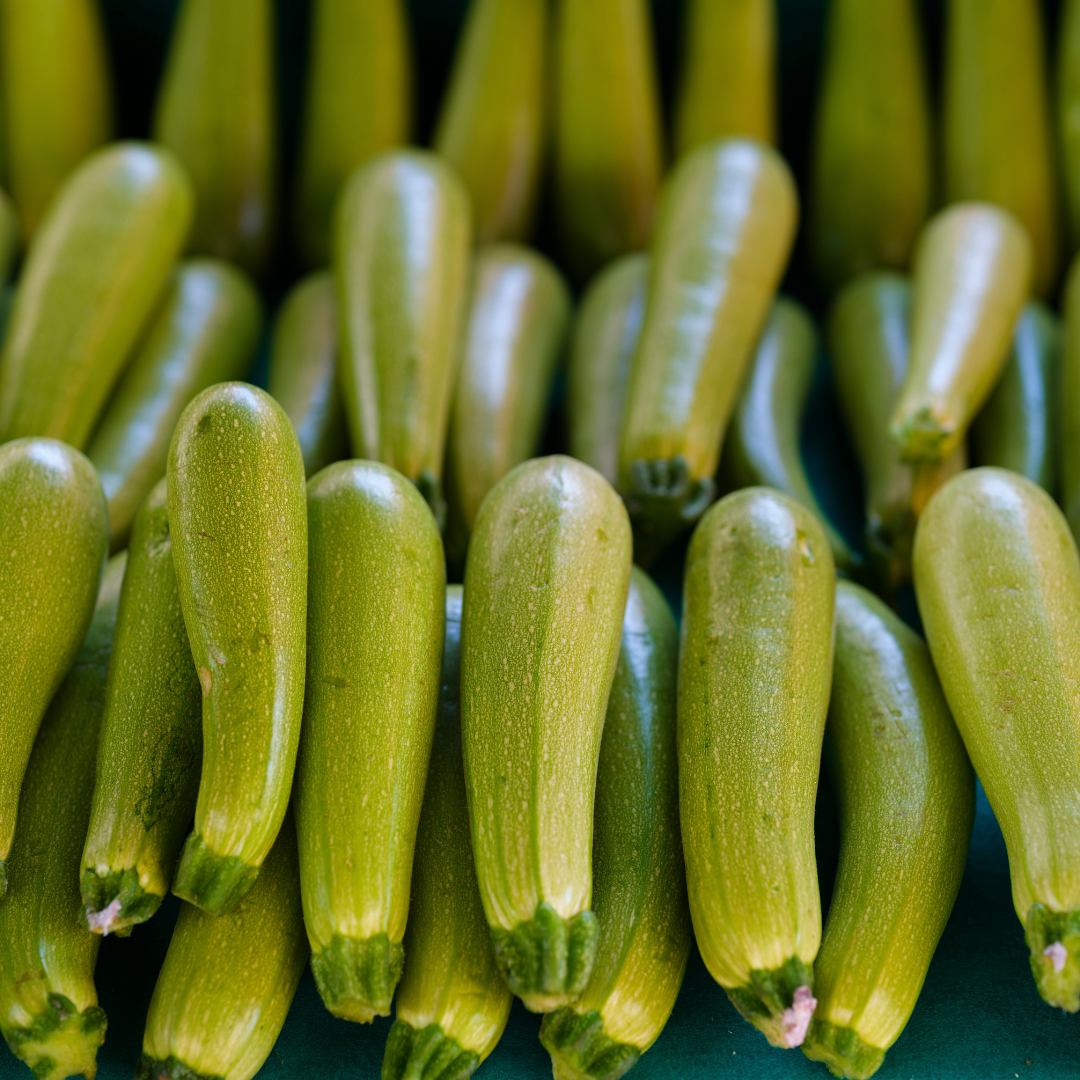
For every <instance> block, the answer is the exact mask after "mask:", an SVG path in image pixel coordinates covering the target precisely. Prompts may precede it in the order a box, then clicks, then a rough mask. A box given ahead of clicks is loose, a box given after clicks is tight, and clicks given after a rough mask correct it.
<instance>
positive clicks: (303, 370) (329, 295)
mask: <svg viewBox="0 0 1080 1080" xmlns="http://www.w3.org/2000/svg"><path fill="white" fill-rule="evenodd" d="M338 340H339V339H338V310H337V301H336V300H335V298H334V277H333V275H332V274H331V273H329V272H328V271H325V270H324V271H320V272H318V273H315V274H310V275H308V276H307V277H306V278H303V279H302V280H301V281H299V282H297V284H296V285H294V286H293V288H292V289H291V290H290V292H289V294H288V296H286V297H285V299H284V301H282V304H281V309H280V311H279V312H278V316H277V319H276V320H275V322H274V337H273V343H272V345H271V349H270V376H269V382H268V389H269V390H270V395H271V396H272V397H273V398H274V400H275V401H276V402H277V403H278V404H279V405H280V406H281V407H282V408H283V409H284V410H285V412H286V414H287V415H288V417H289V419H290V420H291V421H292V425H293V428H294V429H295V431H296V437H297V439H299V440H300V450H301V452H302V453H303V455H304V471H305V472H306V473H307V475H308V476H314V475H315V474H316V473H317V472H319V471H320V470H321V469H324V468H325V467H326V466H327V465H330V464H331V463H333V462H335V461H340V460H341V459H342V458H344V457H346V456H347V455H348V435H347V433H346V429H345V406H344V405H343V404H342V402H341V388H340V386H339V384H338V375H337V367H338V363H337V361H338Z"/></svg>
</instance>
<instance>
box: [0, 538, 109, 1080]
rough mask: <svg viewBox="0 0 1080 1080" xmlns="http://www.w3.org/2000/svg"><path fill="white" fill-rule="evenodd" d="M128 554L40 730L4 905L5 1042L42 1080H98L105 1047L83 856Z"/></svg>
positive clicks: (0, 918) (0, 975) (0, 989)
mask: <svg viewBox="0 0 1080 1080" xmlns="http://www.w3.org/2000/svg"><path fill="white" fill-rule="evenodd" d="M126 560H127V556H126V554H125V553H121V554H120V555H117V556H116V557H115V558H114V559H113V560H112V562H110V563H109V565H108V567H107V569H106V571H105V576H104V578H103V580H102V583H101V591H100V593H99V594H98V600H97V606H96V608H95V609H94V615H93V618H92V620H91V621H90V627H89V629H88V630H87V633H86V638H85V640H84V641H83V643H82V646H81V648H80V649H79V654H78V656H77V657H76V659H75V664H74V666H73V667H72V669H71V671H70V672H69V673H68V676H67V678H66V679H65V680H64V682H63V683H62V684H61V686H60V689H59V691H58V692H57V694H56V697H55V698H54V699H53V701H52V703H51V704H50V705H49V710H48V712H47V713H46V715H45V719H44V721H43V722H42V725H41V731H40V733H39V735H38V738H37V741H36V742H35V743H34V752H33V754H32V755H31V758H30V764H29V767H28V768H27V770H26V778H25V781H24V782H23V789H22V795H21V798H20V807H19V827H18V831H17V833H16V836H15V846H14V849H13V850H12V855H11V892H10V894H9V895H8V896H7V898H6V899H5V900H4V902H3V903H2V904H0V1034H3V1036H4V1039H5V1040H6V1042H7V1044H8V1046H9V1047H10V1048H11V1052H12V1053H13V1054H15V1055H16V1056H17V1057H19V1058H21V1059H22V1060H23V1061H25V1062H26V1064H27V1065H28V1066H29V1067H30V1068H31V1069H32V1070H33V1073H34V1076H35V1077H37V1078H38V1080H63V1077H65V1076H70V1075H72V1074H75V1073H80V1074H81V1075H83V1076H85V1077H89V1078H90V1080H92V1078H93V1076H94V1073H95V1071H96V1064H95V1060H96V1057H97V1049H98V1047H99V1046H100V1045H101V1044H102V1042H103V1041H104V1039H105V1013H104V1012H103V1011H102V1010H101V1008H100V1007H99V1006H98V1001H97V990H96V989H95V988H94V964H95V962H96V960H97V951H98V942H99V940H100V939H99V938H97V937H96V936H95V935H93V934H90V933H87V931H86V930H84V929H83V928H82V927H81V926H80V925H79V912H80V910H81V901H80V898H79V887H78V862H79V852H80V850H81V848H82V839H83V836H84V835H85V832H86V822H87V819H88V818H89V816H90V800H91V797H92V795H93V790H94V759H95V757H96V756H97V741H98V731H99V730H100V727H101V712H102V703H103V701H104V696H105V694H104V691H105V680H106V676H107V673H108V670H109V648H110V644H111V642H112V631H113V624H114V622H115V620H116V603H117V599H118V597H119V594H120V583H121V581H122V580H123V577H124V564H125V562H126Z"/></svg>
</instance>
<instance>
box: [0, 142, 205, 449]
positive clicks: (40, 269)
mask: <svg viewBox="0 0 1080 1080" xmlns="http://www.w3.org/2000/svg"><path fill="white" fill-rule="evenodd" d="M192 198H193V197H192V191H191V184H190V182H189V181H188V179H187V177H186V176H185V175H184V172H183V170H182V169H181V168H180V166H179V164H178V163H177V161H176V159H175V158H174V157H173V156H172V154H170V153H169V152H168V151H166V150H161V149H157V148H154V147H152V146H149V145H147V144H144V143H118V144H117V145H115V146H110V147H107V148H106V149H104V150H101V151H99V152H98V153H96V154H94V155H93V156H92V157H90V158H89V159H88V160H87V161H86V162H85V163H84V164H82V165H80V166H79V168H78V169H76V170H75V172H74V173H72V175H71V176H70V177H69V178H68V180H67V181H66V182H65V183H64V185H63V187H62V188H61V189H60V191H59V192H58V193H57V195H56V198H55V200H54V201H53V203H52V205H51V208H50V211H49V214H48V215H47V217H46V218H45V220H44V221H43V222H42V223H41V227H40V228H39V229H38V232H37V235H36V237H35V238H34V243H33V245H32V246H31V248H30V251H29V252H28V254H27V257H26V264H25V266H24V267H23V271H22V274H21V276H20V278H19V288H18V290H17V292H16V295H15V303H14V307H13V308H12V312H11V316H10V318H9V320H8V326H7V331H6V333H5V336H4V351H3V354H2V356H0V442H6V441H7V440H8V439H17V438H19V437H20V436H24V435H48V436H51V437H52V438H56V439H62V440H63V441H64V442H66V443H70V444H71V445H72V446H75V447H77V448H79V449H81V448H82V447H83V446H85V445H86V443H87V441H88V439H89V438H90V434H91V432H92V431H93V430H94V425H95V423H96V422H97V420H98V417H99V415H100V413H101V411H102V409H103V408H104V406H105V403H106V401H107V399H108V396H109V392H110V391H111V390H112V388H113V385H114V384H115V382H116V380H117V377H118V376H119V374H120V372H121V370H122V369H123V366H124V364H125V363H126V362H127V361H128V359H129V358H130V356H131V352H132V349H133V348H134V347H135V345H136V343H137V342H138V339H139V337H140V336H141V335H142V333H143V331H144V329H145V327H146V325H147V323H148V322H149V321H150V319H151V317H152V315H153V313H154V310H155V308H156V307H157V305H158V303H159V302H160V300H161V297H162V295H163V293H164V292H165V289H166V286H167V283H168V279H169V273H170V271H171V270H172V267H173V263H174V262H175V261H176V257H177V255H178V254H179V252H180V249H181V248H182V247H183V245H184V240H185V239H186V237H187V232H188V227H189V225H190V222H191V214H192Z"/></svg>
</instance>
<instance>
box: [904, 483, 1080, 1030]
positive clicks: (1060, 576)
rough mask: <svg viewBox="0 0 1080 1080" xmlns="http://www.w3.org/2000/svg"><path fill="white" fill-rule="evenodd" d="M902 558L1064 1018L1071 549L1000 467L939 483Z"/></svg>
mask: <svg viewBox="0 0 1080 1080" xmlns="http://www.w3.org/2000/svg"><path fill="white" fill-rule="evenodd" d="M914 566H915V593H916V596H917V598H918V602H919V613H920V615H921V616H922V620H923V625H924V626H925V628H926V639H927V642H928V643H929V645H930V652H931V654H932V655H933V658H934V666H935V667H936V668H937V671H938V675H939V676H940V678H941V685H942V688H943V689H944V691H945V697H946V698H947V700H948V702H949V707H950V709H951V710H952V714H953V717H954V718H955V720H956V726H957V728H958V729H959V731H960V735H961V737H962V738H963V740H964V746H965V747H966V748H967V752H968V756H969V757H970V758H971V763H972V765H974V767H975V772H976V773H977V774H978V776H979V779H980V780H981V781H982V785H983V788H984V789H985V791H986V797H987V798H988V799H989V800H990V806H991V807H992V808H993V811H994V815H995V817H996V818H997V820H998V824H999V825H1000V826H1001V831H1002V833H1003V835H1004V837H1005V846H1006V849H1007V850H1008V853H1009V870H1010V874H1011V877H1012V894H1013V906H1014V907H1015V909H1016V914H1017V916H1018V917H1019V919H1020V921H1021V923H1022V924H1023V925H1024V929H1025V936H1026V939H1027V943H1028V946H1029V948H1030V949H1031V968H1032V973H1033V974H1034V976H1035V982H1036V984H1037V985H1038V988H1039V993H1040V994H1042V996H1043V998H1044V999H1045V1000H1046V1001H1047V1002H1049V1003H1050V1004H1051V1005H1058V1006H1060V1007H1061V1008H1063V1009H1065V1010H1066V1011H1068V1012H1076V1010H1077V1008H1078V1007H1080V931H1078V926H1080V914H1078V911H1080V859H1078V858H1077V854H1076V853H1077V851H1080V706H1078V704H1077V701H1076V697H1075V693H1074V690H1073V688H1074V687H1075V685H1076V680H1077V679H1078V678H1080V670H1078V669H1080V641H1078V636H1080V560H1078V559H1077V554H1076V546H1075V544H1074V543H1073V540H1072V536H1071V535H1070V533H1069V529H1068V526H1067V524H1066V522H1065V518H1064V517H1063V516H1062V514H1061V512H1060V511H1059V510H1058V508H1057V506H1056V505H1055V504H1054V502H1053V501H1052V500H1051V498H1050V496H1049V495H1047V494H1046V492H1044V491H1043V490H1042V488H1040V487H1039V486H1038V485H1036V484H1033V483H1032V482H1031V481H1030V480H1027V479H1025V478H1024V477H1022V476H1019V475H1017V474H1016V473H1012V472H1008V471H1006V470H1004V469H992V468H983V469H970V470H968V471H967V472H963V473H961V474H960V475H959V476H955V477H953V479H952V480H950V481H949V482H948V483H947V484H946V485H945V486H944V487H942V488H941V489H940V491H938V493H937V494H936V495H935V496H934V498H933V499H932V500H931V501H930V504H929V505H928V506H927V508H926V510H925V511H924V513H923V516H922V519H921V520H920V522H919V530H918V532H917V534H916V536H915V559H914ZM1047 747H1053V752H1052V753H1047ZM1056 945H1060V946H1061V948H1060V949H1058V948H1055V946H1056ZM1055 954H1057V955H1055ZM1055 965H1057V967H1058V970H1055Z"/></svg>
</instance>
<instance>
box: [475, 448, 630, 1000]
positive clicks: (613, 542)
mask: <svg viewBox="0 0 1080 1080" xmlns="http://www.w3.org/2000/svg"><path fill="white" fill-rule="evenodd" d="M630 557H631V535H630V523H629V521H628V520H627V516H626V510H625V509H624V507H623V504H622V502H621V501H620V500H619V497H618V496H617V495H616V494H615V492H614V491H613V490H612V488H611V486H610V485H609V484H608V483H607V481H605V480H604V478H603V477H602V476H601V475H600V474H599V473H597V472H595V471H594V470H592V469H590V468H589V467H588V466H587V465H582V464H581V463H580V462H578V461H574V459H573V458H567V457H561V456H556V457H548V458H537V459H534V460H533V461H529V462H526V463H525V464H524V465H519V466H518V467H517V468H516V469H514V470H513V471H512V472H510V473H508V474H507V475H506V476H504V477H503V478H502V480H500V481H499V483H498V484H496V485H495V487H494V488H492V489H491V492H490V493H489V494H488V497H487V498H486V499H485V500H484V505H483V506H482V507H481V509H480V514H479V516H478V517H477V519H476V527H475V528H474V530H473V536H472V542H471V543H470V544H469V556H468V561H467V563H466V566H465V607H464V615H463V621H462V628H461V734H462V744H463V748H464V755H465V781H466V785H467V788H468V792H469V818H470V822H471V825H472V839H473V851H474V853H475V857H476V877H477V880H478V881H479V883H480V895H481V897H482V899H483V903H484V914H485V916H486V917H487V922H488V926H489V927H490V928H491V934H492V940H493V941H494V944H495V958H496V961H497V962H498V965H499V970H500V971H501V972H502V973H503V976H504V977H505V978H506V980H507V982H508V983H509V984H510V989H511V990H513V991H514V993H515V994H517V995H518V997H520V998H521V999H522V1001H524V1003H525V1006H526V1008H528V1009H531V1010H532V1011H533V1012H551V1011H552V1010H553V1009H557V1008H558V1007H559V1006H560V1005H566V1004H568V1003H569V1002H570V1001H572V1000H573V999H574V998H576V997H577V996H578V995H579V994H580V993H581V992H582V990H584V988H585V986H586V984H587V983H588V980H589V975H590V973H591V971H592V966H593V959H594V956H595V953H596V942H597V935H598V931H597V925H596V916H595V915H594V914H593V912H592V911H590V910H589V905H590V901H591V897H592V835H593V796H594V792H595V787H596V767H597V758H598V755H599V752H600V736H601V732H602V731H603V725H604V713H605V710H606V708H607V700H608V692H609V690H610V688H611V681H612V678H613V677H614V674H615V664H616V661H617V659H618V653H619V637H620V632H621V626H622V615H623V609H624V607H625V605H626V594H627V589H628V588H629V582H630Z"/></svg>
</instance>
